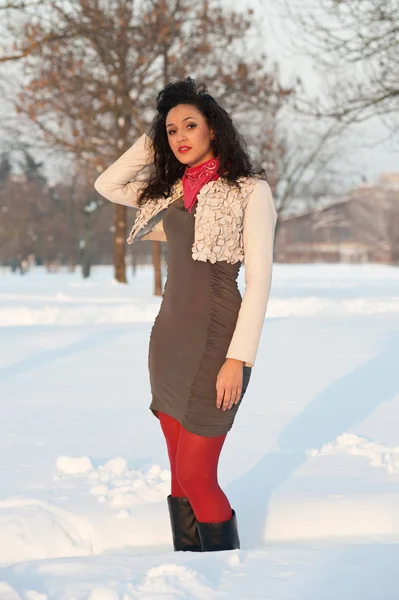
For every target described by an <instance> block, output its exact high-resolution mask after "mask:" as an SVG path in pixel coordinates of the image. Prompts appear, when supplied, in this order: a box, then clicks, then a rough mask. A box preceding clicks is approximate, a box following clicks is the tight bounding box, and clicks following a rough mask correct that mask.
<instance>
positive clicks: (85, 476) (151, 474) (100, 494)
mask: <svg viewBox="0 0 399 600" xmlns="http://www.w3.org/2000/svg"><path fill="white" fill-rule="evenodd" d="M56 465H57V470H58V474H57V475H56V476H55V477H54V480H55V481H57V480H59V479H60V478H62V479H66V478H67V477H68V476H72V477H79V478H80V481H79V483H80V487H83V488H87V489H88V491H89V492H90V494H91V495H92V496H94V497H96V499H97V501H98V502H101V503H105V504H107V505H109V506H110V507H111V508H112V509H115V510H118V511H119V513H118V516H119V517H127V516H129V514H130V513H129V512H128V510H127V509H130V508H133V507H136V506H142V505H144V504H152V503H156V502H164V500H165V496H167V494H168V493H169V487H170V471H169V470H167V469H161V467H160V466H158V465H152V466H151V467H150V468H149V469H148V471H146V472H143V471H140V470H134V469H132V470H129V467H128V464H127V461H126V460H125V459H124V458H122V457H117V458H112V459H110V460H108V461H107V462H106V463H105V464H103V465H99V466H98V467H97V468H94V467H93V465H92V463H91V461H90V459H89V458H88V457H81V458H70V457H65V456H60V457H58V459H57V461H56ZM60 473H62V475H60ZM75 483H76V484H77V482H75Z"/></svg>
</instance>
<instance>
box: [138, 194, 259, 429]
mask: <svg viewBox="0 0 399 600" xmlns="http://www.w3.org/2000/svg"><path fill="white" fill-rule="evenodd" d="M194 215H195V208H194V210H193V213H192V214H190V213H189V212H188V211H187V210H186V209H185V207H184V201H183V198H179V199H178V200H176V201H175V202H173V203H172V204H170V205H169V206H168V208H167V210H166V212H165V214H164V217H163V228H164V231H165V234H166V239H167V242H168V276H167V281H166V284H165V290H164V294H163V299H162V304H161V307H160V310H159V313H158V315H157V317H156V319H155V321H154V325H153V328H152V331H151V337H150V345H149V357H148V366H149V373H150V384H151V392H152V402H151V404H150V409H151V410H152V411H153V413H154V414H155V416H157V411H161V412H164V413H166V414H168V415H170V416H172V417H174V418H175V419H177V420H178V421H179V422H180V423H181V424H182V426H183V427H184V428H185V429H187V430H188V431H190V432H192V433H195V434H197V435H202V436H206V437H214V436H218V435H222V434H224V433H226V432H227V431H229V430H230V429H231V427H232V425H233V422H234V418H235V415H236V413H237V410H238V408H239V405H240V403H241V401H242V398H243V396H244V394H245V391H246V388H247V386H248V383H249V379H250V375H251V367H247V366H244V367H243V388H242V390H243V391H242V394H241V398H240V401H239V402H238V403H237V404H236V405H235V406H233V407H232V408H231V409H230V410H226V411H223V410H222V409H221V408H220V409H218V408H217V407H216V395H217V394H216V378H217V374H218V372H219V370H220V368H221V367H222V365H223V363H224V362H225V360H226V353H227V350H228V347H229V344H230V341H231V338H232V336H233V333H234V329H235V326H236V322H237V317H238V312H239V310H240V306H241V294H240V292H239V290H238V286H237V276H238V273H239V270H240V266H241V263H236V264H230V263H227V262H225V261H218V262H216V263H214V264H212V263H211V262H209V261H207V262H201V261H196V260H193V258H192V254H191V252H192V250H191V247H192V244H193V242H194V224H195V218H194Z"/></svg>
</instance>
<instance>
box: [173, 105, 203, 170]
mask: <svg viewBox="0 0 399 600" xmlns="http://www.w3.org/2000/svg"><path fill="white" fill-rule="evenodd" d="M166 132H167V135H168V140H169V146H170V148H171V150H172V152H173V154H174V155H175V156H176V158H177V160H179V161H180V162H181V163H183V164H184V165H188V166H189V167H196V166H197V165H200V164H202V163H204V162H206V161H207V160H210V159H211V158H213V156H214V153H213V150H212V146H211V140H212V139H213V131H212V129H211V128H210V127H209V125H208V123H207V121H206V119H205V117H204V115H203V114H202V113H201V111H199V110H198V108H196V107H195V106H193V105H192V104H178V105H177V106H174V107H173V108H172V109H171V110H170V111H169V112H168V116H167V117H166Z"/></svg>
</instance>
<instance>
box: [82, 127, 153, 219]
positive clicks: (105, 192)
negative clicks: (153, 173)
mask: <svg viewBox="0 0 399 600" xmlns="http://www.w3.org/2000/svg"><path fill="white" fill-rule="evenodd" d="M153 156H154V151H153V147H152V140H151V138H149V137H148V136H147V135H146V134H145V133H144V134H143V135H142V136H141V137H140V138H139V139H138V140H137V142H136V143H135V144H133V146H132V147H131V148H129V150H127V151H126V152H125V153H124V154H122V156H120V157H119V158H118V160H116V161H115V162H114V163H112V165H110V166H109V167H108V169H106V170H105V171H104V172H103V173H101V175H100V176H99V177H97V179H96V181H95V182H94V187H95V188H96V190H97V192H98V193H99V194H101V195H102V196H104V197H105V198H107V200H111V202H115V203H116V204H124V205H125V206H136V207H137V206H138V205H137V198H138V195H139V193H140V191H141V190H142V189H143V187H144V186H145V185H146V181H147V180H148V174H147V173H146V174H144V173H141V171H142V170H143V169H144V168H145V167H148V165H150V164H152V162H153Z"/></svg>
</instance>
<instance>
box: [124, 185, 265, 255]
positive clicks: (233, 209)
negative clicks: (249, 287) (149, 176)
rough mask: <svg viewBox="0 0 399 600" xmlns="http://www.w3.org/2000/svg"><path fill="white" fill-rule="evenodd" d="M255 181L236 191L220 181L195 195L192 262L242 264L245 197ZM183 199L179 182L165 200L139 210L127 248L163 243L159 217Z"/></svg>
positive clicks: (151, 203)
mask: <svg viewBox="0 0 399 600" xmlns="http://www.w3.org/2000/svg"><path fill="white" fill-rule="evenodd" d="M258 181H259V178H258V177H244V178H241V179H240V180H239V184H240V187H239V188H238V187H237V186H235V185H230V184H229V183H228V182H226V181H225V180H223V179H222V178H219V179H217V180H216V181H211V182H209V183H207V184H206V185H204V187H203V188H202V189H201V191H200V192H199V194H198V202H197V205H196V212H195V231H194V243H193V246H192V257H193V259H194V260H200V261H204V262H205V261H207V260H209V261H210V262H211V263H215V262H216V261H219V260H221V261H226V262H229V263H236V262H240V261H243V260H244V247H243V235H242V234H243V224H244V214H245V209H246V206H247V203H248V199H249V196H250V195H251V193H252V192H253V190H254V188H255V186H256V184H257V183H258ZM182 195H183V185H182V182H181V180H179V181H178V182H177V183H176V184H175V185H174V187H173V189H172V193H171V194H170V196H168V197H167V198H160V199H158V200H156V201H154V200H149V201H147V202H146V203H145V204H143V206H141V207H140V208H139V210H138V212H137V214H136V219H135V222H134V225H133V227H132V230H131V232H130V235H129V237H128V239H127V242H128V244H131V243H132V242H134V241H137V240H139V239H147V240H151V239H152V240H165V239H166V238H165V234H164V232H163V228H162V218H163V215H164V213H165V211H166V209H167V207H168V206H169V204H171V203H172V202H174V201H175V200H177V199H178V198H181V197H182Z"/></svg>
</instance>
